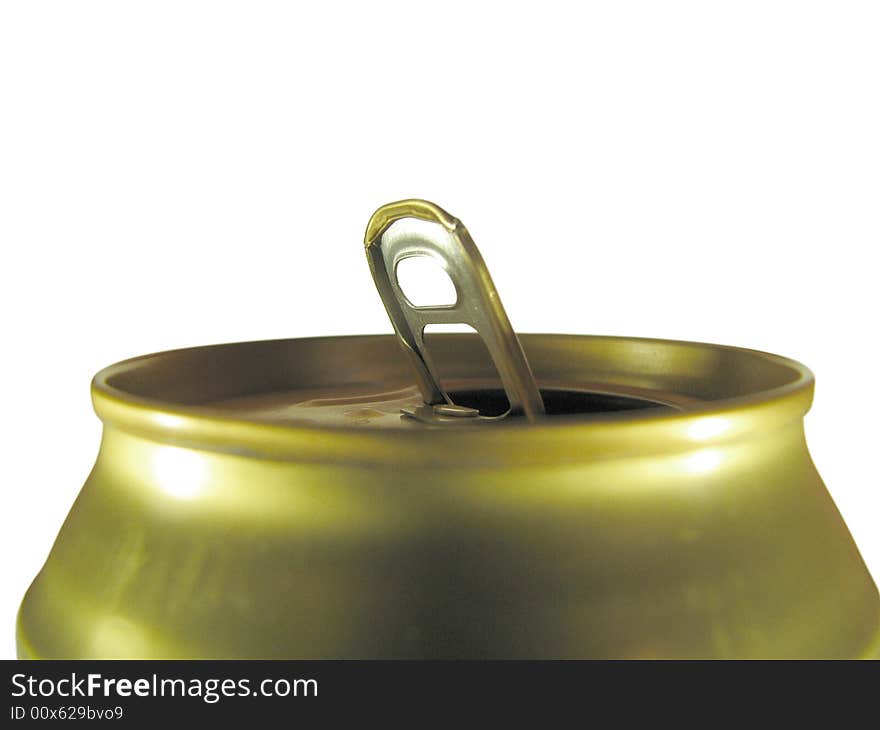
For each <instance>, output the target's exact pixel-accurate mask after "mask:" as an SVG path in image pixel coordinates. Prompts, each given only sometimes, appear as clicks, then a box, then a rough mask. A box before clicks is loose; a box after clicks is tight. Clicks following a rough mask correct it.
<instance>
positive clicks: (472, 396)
mask: <svg viewBox="0 0 880 730" xmlns="http://www.w3.org/2000/svg"><path fill="white" fill-rule="evenodd" d="M540 390H541V398H542V399H543V401H544V409H545V410H546V412H547V415H548V416H575V415H589V414H591V413H616V412H620V411H638V410H642V409H648V408H662V409H666V410H676V409H675V408H674V407H672V406H670V405H667V404H666V403H659V402H657V401H652V400H648V399H646V398H636V397H633V396H629V395H616V394H612V393H596V392H591V391H585V390H569V389H565V388H541V389H540ZM449 397H450V398H452V402H453V403H455V404H456V405H460V406H467V407H468V408H476V409H477V410H478V411H479V412H480V414H481V415H484V416H500V415H502V414H504V413H506V412H507V409H508V408H509V407H510V404H509V403H508V401H507V394H506V393H505V392H504V389H503V388H471V389H461V390H449Z"/></svg>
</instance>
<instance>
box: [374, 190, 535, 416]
mask: <svg viewBox="0 0 880 730" xmlns="http://www.w3.org/2000/svg"><path fill="white" fill-rule="evenodd" d="M364 245H365V246H366V249H367V259H368V260H369V263H370V270H371V271H372V273H373V281H374V282H375V284H376V288H377V289H378V290H379V295H380V296H381V297H382V302H383V303H384V304H385V309H386V310H387V312H388V316H389V317H390V318H391V324H392V325H394V330H395V332H397V337H398V339H399V340H400V343H401V344H402V345H403V347H404V349H405V350H406V352H407V354H409V355H410V357H411V359H412V361H413V364H414V366H415V370H416V377H417V380H418V385H419V389H420V390H421V393H422V400H424V402H425V406H423V407H421V408H416V409H413V410H404V413H406V415H409V416H412V417H414V418H418V419H419V420H422V421H426V422H429V423H438V422H439V423H443V422H447V423H448V422H453V421H454V422H459V423H460V422H461V421H462V420H463V419H473V418H479V419H490V418H491V417H487V416H481V415H480V414H479V412H478V411H476V410H475V409H473V408H466V407H464V406H457V405H455V404H454V403H453V402H452V400H451V399H450V398H449V396H448V395H447V394H446V392H445V391H444V390H443V388H442V386H441V385H440V381H439V379H438V378H437V376H436V368H435V367H434V366H433V364H432V361H431V357H430V354H429V353H428V351H427V349H426V347H425V340H424V334H425V327H426V325H429V324H457V323H461V324H467V325H470V326H471V327H473V328H474V329H475V330H476V331H477V334H479V336H480V337H481V338H482V340H483V342H484V343H485V345H486V348H487V349H488V351H489V355H490V356H491V358H492V361H493V363H494V364H495V368H496V369H497V370H498V374H499V375H500V376H501V382H502V384H503V385H504V390H505V391H506V393H507V399H508V401H509V403H510V410H509V411H508V412H507V413H505V414H504V416H508V415H520V414H522V415H525V416H526V418H528V419H530V420H533V419H536V418H539V417H540V416H542V415H544V402H543V401H542V399H541V393H540V391H539V390H538V386H537V385H536V384H535V378H534V376H533V375H532V370H531V368H530V367H529V363H528V361H527V360H526V356H525V353H524V352H523V349H522V346H521V345H520V342H519V339H518V338H517V336H516V333H515V332H514V331H513V328H512V327H511V325H510V320H509V319H507V314H505V312H504V307H503V306H501V300H500V298H499V297H498V292H497V291H496V290H495V285H494V284H493V283H492V278H491V277H490V276H489V270H488V269H487V268H486V264H485V263H484V262H483V257H482V256H480V252H479V250H478V249H477V246H476V244H475V243H474V242H473V239H471V237H470V234H469V233H468V232H467V229H466V228H465V227H464V225H463V224H462V223H461V221H459V220H458V219H456V218H453V217H452V216H451V215H449V213H447V212H446V211H445V210H443V209H442V208H439V207H438V206H436V205H434V204H433V203H429V202H428V201H426V200H401V201H399V202H396V203H389V204H388V205H384V206H382V207H381V208H379V210H377V211H376V212H375V213H373V217H372V218H370V222H369V224H367V232H366V234H365V236H364ZM410 256H428V257H431V258H432V259H433V260H434V261H436V262H438V263H439V264H440V266H442V267H443V269H444V270H445V271H446V273H447V274H448V275H449V278H450V279H451V280H452V283H453V284H454V285H455V291H456V295H457V299H456V301H455V302H454V303H453V304H450V305H443V306H415V305H413V304H412V303H411V302H410V301H409V300H408V299H407V298H406V295H405V294H404V293H403V290H402V289H401V286H400V282H399V281H398V279H397V265H398V264H399V263H400V262H401V261H402V260H403V259H405V258H409V257H410ZM504 416H497V417H495V418H503V417H504Z"/></svg>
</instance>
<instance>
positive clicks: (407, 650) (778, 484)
mask: <svg viewBox="0 0 880 730" xmlns="http://www.w3.org/2000/svg"><path fill="white" fill-rule="evenodd" d="M366 243H367V252H368V257H369V260H370V264H371V267H372V270H373V275H374V277H375V279H376V283H377V286H378V288H379V291H380V294H381V295H382V298H383V301H384V302H385V305H386V308H387V309H388V311H389V314H390V315H391V318H392V322H393V323H394V327H395V330H396V333H397V334H396V336H390V335H387V336H364V337H328V338H316V339H290V340H277V341H264V342H247V343H237V344H226V345H217V346H211V347H197V348H192V349H186V350H177V351H172V352H165V353H160V354H155V355H148V356H144V357H139V358H135V359H133V360H128V361H125V362H122V363H119V364H116V365H113V366H111V367H109V368H107V369H105V370H103V371H101V372H100V373H99V374H98V375H97V376H96V377H95V379H94V381H93V384H92V396H93V401H94V406H95V410H96V412H97V414H98V416H99V417H100V418H101V420H102V421H103V424H104V431H103V438H102V442H101V447H100V451H99V454H98V458H97V462H96V464H95V467H94V469H93V471H92V473H91V475H90V476H89V478H88V480H87V482H86V484H85V486H84V487H83V490H82V492H81V493H80V495H79V497H78V499H77V500H76V503H75V504H74V506H73V508H72V509H71V511H70V514H69V516H68V518H67V520H66V521H65V523H64V526H63V527H62V529H61V532H60V534H59V536H58V539H57V541H56V543H55V545H54V547H53V549H52V552H51V554H50V556H49V558H48V560H47V562H46V565H45V567H44V568H43V570H42V571H41V572H40V574H39V575H38V576H37V578H36V579H35V580H34V582H33V584H32V585H31V587H30V589H29V591H28V593H27V595H26V596H25V599H24V602H23V604H22V607H21V610H20V613H19V618H18V627H17V629H18V631H17V635H18V647H19V656H21V657H23V658H93V657H94V658H110V657H134V658H289V659H294V658H303V659H305V658H345V659H360V658H418V659H451V658H683V657H689V658H697V657H701V658H776V657H779V658H815V657H823V658H832V657H835V658H836V657H865V658H867V657H877V656H878V652H880V598H878V593H877V588H876V587H875V585H874V583H873V582H872V580H871V577H870V575H869V573H868V571H867V569H866V567H865V565H864V563H863V561H862V559H861V557H860V556H859V553H858V550H857V548H856V546H855V544H854V543H853V540H852V538H851V537H850V535H849V533H848V531H847V529H846V526H845V524H844V522H843V520H842V519H841V517H840V515H839V513H838V511H837V509H836V508H835V506H834V504H833V502H832V500H831V498H830V496H829V494H828V492H827V490H826V489H825V486H824V485H823V483H822V480H821V478H820V477H819V475H818V473H817V472H816V469H815V467H814V466H813V463H812V461H811V459H810V455H809V453H808V450H807V446H806V442H805V439H804V428H803V419H804V415H805V413H806V412H807V410H808V408H809V406H810V403H811V399H812V393H813V377H812V375H811V373H810V372H809V370H807V368H805V367H804V366H803V365H800V364H799V363H796V362H794V361H792V360H788V359H786V358H783V357H779V356H776V355H771V354H767V353H763V352H756V351H752V350H745V349H741V348H734V347H725V346H720V345H712V344H701V343H692V342H675V341H668V340H649V339H638V338H628V337H595V336H574V335H520V336H517V335H515V334H513V330H512V329H511V328H510V325H509V322H508V321H507V318H506V316H505V315H504V311H503V308H502V307H501V304H500V300H499V299H498V297H497V292H496V291H495V289H494V286H493V285H492V283H491V278H490V277H489V276H488V272H487V271H486V269H485V265H484V264H483V262H482V259H480V258H479V253H478V252H477V251H476V247H474V246H473V242H472V241H471V240H470V237H469V236H468V235H467V231H466V230H465V229H464V227H463V226H462V225H461V223H460V222H459V221H457V220H455V219H454V218H452V217H451V216H449V215H448V214H446V213H445V212H444V211H442V210H441V209H439V208H437V207H436V206H433V205H431V204H428V203H424V202H423V201H404V202H402V203H396V204H392V205H390V206H386V207H384V208H382V209H380V211H378V212H377V213H376V215H375V216H374V218H373V220H372V221H371V223H370V226H369V227H368V230H367V237H366ZM412 255H427V256H431V257H433V258H434V259H435V260H436V261H438V262H439V263H440V264H441V265H443V266H444V267H445V268H446V270H447V271H448V272H449V274H450V277H451V278H452V280H453V283H454V284H455V288H456V292H457V297H458V298H457V301H456V303H455V304H454V305H451V306H445V307H433V308H427V309H424V308H418V307H415V306H412V305H411V304H410V303H409V302H408V301H407V300H406V299H405V297H404V296H402V292H401V291H400V289H399V286H398V284H397V282H396V276H395V272H396V265H397V263H398V262H399V261H400V260H402V259H403V258H406V257H408V256H412ZM428 321H431V322H434V321H440V322H451V321H464V322H465V323H467V324H469V325H471V326H472V327H473V328H474V329H475V330H476V332H475V333H472V334H436V335H433V336H431V335H429V336H427V337H425V336H424V326H425V324H426V322H428ZM401 345H403V349H401ZM486 351H488V355H489V356H488V357H486ZM402 353H406V354H407V355H408V357H407V356H404V355H403V354H402Z"/></svg>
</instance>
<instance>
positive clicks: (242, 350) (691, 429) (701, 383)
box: [92, 333, 813, 466]
mask: <svg viewBox="0 0 880 730" xmlns="http://www.w3.org/2000/svg"><path fill="white" fill-rule="evenodd" d="M520 340H521V342H522V346H523V349H524V352H525V353H526V354H527V356H528V361H529V362H530V363H531V367H532V368H533V370H534V374H535V377H536V381H537V383H538V385H539V386H540V388H541V393H542V395H543V397H544V401H545V403H546V406H547V415H546V416H545V417H543V418H541V419H538V420H528V419H526V418H524V417H523V418H516V417H513V418H507V419H504V420H501V421H498V422H496V423H493V424H492V425H490V426H482V425H471V419H461V420H460V421H459V422H458V423H455V424H452V425H449V424H443V425H442V426H433V425H431V424H428V423H424V422H421V421H418V420H416V419H412V418H408V417H405V416H401V414H400V410H401V408H405V407H407V406H417V405H418V404H419V403H420V402H421V394H420V392H419V389H418V387H417V386H416V384H415V383H414V378H413V373H412V369H411V368H410V366H409V364H408V363H407V362H406V359H405V358H402V357H401V356H400V351H399V347H398V344H397V342H396V341H395V338H394V337H392V336H389V335H374V336H355V337H325V338H308V339H289V340H270V341H261V342H244V343H234V344H224V345H214V346H208V347H195V348H189V349H184V350H173V351H169V352H164V353H158V354H153V355H146V356H142V357H138V358H134V359H132V360H126V361H124V362H121V363H118V364H116V365H112V366H110V367H108V368H105V369H104V370H102V371H101V372H99V373H98V374H97V375H96V376H95V378H94V380H93V383H92V396H93V402H94V405H95V410H96V412H97V413H98V415H99V416H100V417H101V419H102V420H103V421H104V422H105V424H106V425H107V426H108V427H112V428H118V429H121V430H124V431H127V432H129V433H133V434H136V435H139V436H143V437H146V438H149V439H152V440H156V441H159V442H162V443H169V444H176V445H183V446H189V447H194V448H202V449H208V450H214V451H222V452H227V453H235V454H240V455H248V456H254V457H265V458H284V459H296V460H303V461H316V460H318V461H336V462H346V463H349V462H350V463H356V462H360V463H368V462H370V463H372V462H383V463H393V464H398V465H401V466H402V465H406V464H409V465H432V464H433V465H441V464H442V465H445V466H449V465H450V464H461V465H465V464H471V465H486V466H489V465H491V464H515V463H521V464H529V463H534V464H541V463H556V464H560V463H565V462H570V461H588V460H595V459H602V458H610V457H625V456H633V455H636V454H640V453H658V452H662V451H680V450H684V449H688V448H693V447H694V445H695V444H698V443H700V442H701V440H705V439H706V438H707V437H711V439H713V440H717V439H729V438H740V437H742V436H743V435H744V434H746V433H749V432H756V431H760V430H762V429H766V428H772V427H778V426H779V425H781V424H783V423H788V422H791V421H793V420H799V419H801V418H802V416H803V414H804V413H805V412H806V411H807V409H808V408H809V405H810V402H811V399H812V390H813V377H812V374H811V373H810V371H809V370H808V369H807V368H806V367H804V366H803V365H801V364H799V363H797V362H794V361H792V360H788V359H786V358H782V357H779V356H776V355H771V354H768V353H762V352H757V351H753V350H746V349H741V348H736V347H725V346H721V345H711V344H701V343H692V342H677V341H670V340H651V339H639V338H626V337H596V336H572V335H521V336H520ZM429 344H430V347H431V349H432V353H433V356H434V362H435V364H436V365H437V366H438V367H439V370H440V372H443V373H446V374H448V377H447V378H446V379H445V380H444V383H445V385H446V388H447V389H448V391H449V392H450V393H452V394H453V395H454V396H455V398H456V399H457V400H459V401H460V402H462V403H464V404H466V405H472V406H474V407H477V408H478V409H481V410H483V411H485V412H488V413H491V412H493V409H495V410H497V409H498V408H499V401H501V402H502V404H503V400H504V391H503V389H502V388H501V387H500V386H501V384H500V382H499V379H498V375H497V372H495V370H494V368H493V367H492V364H491V362H488V361H487V360H486V358H485V357H483V358H481V357H479V355H480V352H481V349H482V345H481V341H480V338H479V337H478V336H477V335H475V334H458V333H456V334H436V335H433V336H429ZM500 407H502V408H503V405H502V406H500Z"/></svg>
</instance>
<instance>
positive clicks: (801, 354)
mask: <svg viewBox="0 0 880 730" xmlns="http://www.w3.org/2000/svg"><path fill="white" fill-rule="evenodd" d="M306 7H308V9H306ZM878 39H880V15H878V6H877V4H876V3H869V2H866V3H855V2H840V1H838V2H819V3H817V2H804V1H801V2H772V1H768V0H764V1H762V2H743V1H742V0H740V1H739V2H735V3H734V2H730V3H719V2H713V3H707V2H689V3H683V2H664V3H656V2H643V3H639V2H613V3H611V2H608V3H559V2H550V1H548V0H540V1H539V0H533V2H530V3H518V2H503V3H480V2H475V1H474V0H470V1H469V2H453V1H451V0H446V1H445V2H444V3H442V4H438V5H437V6H436V7H431V6H428V5H427V4H422V3H416V2H414V1H413V0H410V1H409V2H400V3H394V2H381V1H377V0H373V2H361V3H354V2H352V3H339V2H336V3H334V2H323V3H310V4H306V3H278V4H275V3H266V2H238V3H227V2H216V1H215V2H209V3H194V2H180V1H179V0H178V1H175V2H159V1H157V0H151V1H150V2H137V3H132V2H118V1H114V2H76V3H71V2H57V3H53V2H35V1H30V2H5V3H3V4H2V6H0V105H2V106H0V246H2V251H0V254H2V258H0V277H2V279H0V281H2V290H0V311H2V317H3V319H2V322H3V340H2V342H3V345H4V347H3V352H2V357H0V387H2V398H0V408H2V413H0V437H2V458H3V461H2V474H3V478H2V491H0V494H2V497H0V499H2V508H0V521H2V523H0V529H2V533H0V535H2V536H0V540H2V546H0V547H2V556H3V558H2V561H3V562H2V565H3V574H2V581H0V655H2V656H7V657H11V656H12V655H13V654H14V642H13V634H14V631H13V625H14V618H15V612H16V610H17V606H18V602H19V601H20V599H21V596H22V595H23V593H24V591H25V589H26V587H27V585H28V583H29V582H30V580H31V579H32V578H33V577H34V575H35V574H36V573H37V571H38V570H39V568H40V566H41V565H42V563H43V561H44V559H45V557H46V555H47V553H48V551H49V549H50V547H51V544H52V541H53V539H54V537H55V535H56V533H57V531H58V528H59V527H60V525H61V523H62V521H63V519H64V516H65V515H66V513H67V510H68V509H69V508H70V506H71V504H72V502H73V500H74V498H75V496H76V494H77V492H78V490H79V489H80V486H81V484H82V482H83V480H84V478H85V477H86V475H87V473H88V471H89V469H90V467H91V465H92V462H93V460H94V457H95V455H96V453H97V448H98V441H99V436H100V424H99V422H98V420H97V418H96V417H95V416H94V414H93V413H92V410H91V404H90V401H89V390H88V386H89V380H90V379H91V376H92V375H93V374H94V372H95V371H97V370H98V369H100V368H101V367H103V366H104V365H107V364H109V363H111V362H114V361H116V360H120V359H122V358H126V357H130V356H133V355H138V354H142V353H146V352H150V351H155V350H162V349H167V348H173V347H180V346H187V345H197V344H206V343H215V342H226V341H236V340H250V339H263V338H276V337H292V336H306V335H318V334H341V333H368V332H390V325H389V323H388V321H387V318H386V316H385V313H384V310H383V309H382V306H381V304H380V302H379V299H378V296H377V295H376V292H375V290H374V289H373V284H372V281H371V278H370V275H369V272H368V269H367V266H366V263H365V260H364V256H363V252H362V248H361V245H362V244H361V237H362V234H363V229H364V226H365V224H366V221H367V219H368V217H369V215H370V214H371V212H372V211H373V209H374V208H376V207H377V206H379V205H381V204H382V203H385V202H388V201H391V200H395V199H398V198H402V197H412V196H417V197H425V198H429V199H432V200H434V201H436V202H437V203H439V204H440V205H442V206H444V207H445V208H447V209H448V210H450V211H451V212H452V213H453V214H455V215H457V216H458V217H460V218H461V219H462V220H464V221H465V222H466V224H467V225H468V227H469V229H470V230H471V233H472V234H473V235H474V238H475V239H476V241H477V242H478V244H479V246H480V247H481V249H482V251H483V254H484V257H485V258H486V260H487V262H488V264H489V267H490V269H491V271H492V273H493V276H494V279H495V282H496V284H497V285H498V289H499V291H500V292H501V294H502V297H503V299H504V303H505V305H506V307H507V310H508V314H509V315H510V318H511V320H512V321H513V322H514V324H515V326H516V328H517V329H518V330H520V331H526V332H528V331H555V332H571V333H600V334H605V333H607V334H612V333H613V334H624V335H644V336H654V337H666V338H676V339H689V340H703V341H711V342H720V343H726V344H732V345H742V346H746V347H752V348H757V349H763V350H770V351H773V352H778V353H780V354H783V355H787V356H790V357H793V358H795V359H798V360H801V361H802V362H804V363H806V364H807V365H809V366H810V367H811V368H812V369H813V371H814V372H815V374H816V376H817V389H816V399H815V404H814V407H813V409H812V411H811V412H810V414H809V415H808V417H807V434H808V440H809V444H810V447H811V451H812V455H813V457H814V460H815V462H816V464H817V466H818V468H819V470H820V472H821V473H822V475H823V477H824V478H825V481H826V482H827V483H828V486H829V489H830V490H831V492H832V495H833V497H834V499H835V500H836V502H837V504H838V506H839V508H840V510H841V511H842V513H843V515H844V517H845V519H846V521H847V523H848V525H849V527H850V529H851V531H852V533H853V535H854V537H855V538H856V541H857V543H858V544H859V547H860V549H861V552H862V555H863V556H864V558H865V560H866V562H867V563H868V564H869V566H871V568H872V571H873V573H874V575H875V577H880V538H878V534H877V526H878V518H880V494H878V486H880V476H878V474H880V467H878V462H877V458H878V449H880V443H878V413H880V397H878V393H880V389H878V383H880V371H878V363H880V346H878V333H877V313H878V293H877V282H878V277H877V251H878V242H880V207H878V206H880V83H878V82H880V40H878Z"/></svg>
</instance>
